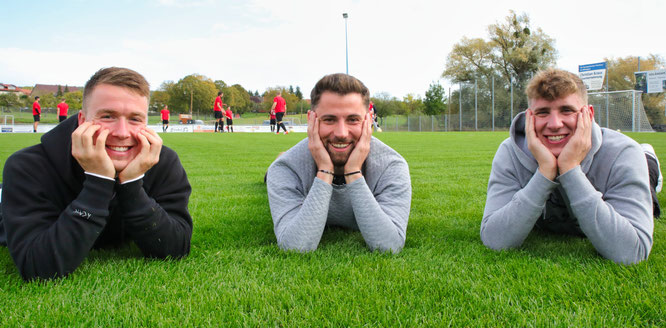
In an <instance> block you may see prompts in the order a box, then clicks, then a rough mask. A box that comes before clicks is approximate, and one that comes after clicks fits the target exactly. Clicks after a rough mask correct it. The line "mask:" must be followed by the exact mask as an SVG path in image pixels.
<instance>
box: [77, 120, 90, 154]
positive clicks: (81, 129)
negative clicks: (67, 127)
mask: <svg viewBox="0 0 666 328" xmlns="http://www.w3.org/2000/svg"><path fill="white" fill-rule="evenodd" d="M90 124H92V123H90V122H84V123H83V124H81V125H79V127H78V128H76V130H74V132H72V148H73V149H81V148H82V147H83V143H82V141H81V136H82V135H83V132H84V131H85V130H86V129H87V128H88V126H90Z"/></svg>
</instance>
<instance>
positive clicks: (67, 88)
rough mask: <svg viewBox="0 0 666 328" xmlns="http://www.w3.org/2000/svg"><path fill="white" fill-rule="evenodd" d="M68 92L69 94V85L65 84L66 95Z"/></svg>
mask: <svg viewBox="0 0 666 328" xmlns="http://www.w3.org/2000/svg"><path fill="white" fill-rule="evenodd" d="M68 92H69V87H68V86H67V84H65V93H68Z"/></svg>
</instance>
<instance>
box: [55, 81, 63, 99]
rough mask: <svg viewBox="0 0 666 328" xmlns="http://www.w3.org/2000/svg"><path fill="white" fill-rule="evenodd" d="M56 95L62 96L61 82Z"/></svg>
mask: <svg viewBox="0 0 666 328" xmlns="http://www.w3.org/2000/svg"><path fill="white" fill-rule="evenodd" d="M56 97H58V98H60V97H62V88H61V87H60V84H58V92H56Z"/></svg>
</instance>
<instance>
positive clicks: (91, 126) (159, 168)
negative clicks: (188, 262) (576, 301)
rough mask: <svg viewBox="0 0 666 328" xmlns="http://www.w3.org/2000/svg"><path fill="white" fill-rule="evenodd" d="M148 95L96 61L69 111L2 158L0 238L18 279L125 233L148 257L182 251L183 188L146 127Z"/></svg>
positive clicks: (186, 242)
mask: <svg viewBox="0 0 666 328" xmlns="http://www.w3.org/2000/svg"><path fill="white" fill-rule="evenodd" d="M149 96H150V90H149V86H148V82H146V80H145V79H144V77H143V76H141V75H140V74H138V73H137V72H135V71H132V70H129V69H125V68H116V67H112V68H105V69H101V70H99V71H98V72H97V73H95V75H93V76H92V77H91V78H90V80H89V81H88V82H87V83H86V86H85V88H84V91H83V110H82V111H81V112H79V114H78V116H72V117H70V118H69V119H67V120H66V121H64V122H63V123H61V124H59V125H58V126H56V127H55V128H54V129H53V130H51V131H50V132H49V133H46V134H45V135H44V136H42V138H41V144H38V145H35V146H32V147H28V148H25V149H23V150H20V151H18V152H16V153H15V154H13V155H12V156H11V157H10V158H9V159H7V162H6V163H5V168H4V172H3V192H2V202H1V204H2V218H1V219H0V220H1V222H0V242H2V243H6V244H7V246H8V248H9V253H10V254H11V256H12V258H13V259H14V262H15V263H16V266H17V267H18V269H19V272H20V273H21V276H22V277H23V278H24V279H26V280H31V279H34V278H44V279H49V278H53V277H60V276H65V275H67V274H69V273H71V272H73V271H74V270H75V269H76V268H77V267H78V266H79V265H80V264H81V262H82V261H83V260H84V259H85V258H86V256H87V255H88V253H89V251H90V250H91V249H92V248H97V247H104V246H116V245H120V244H123V243H125V242H128V241H133V242H134V243H135V244H136V245H137V246H138V248H139V249H141V251H142V252H143V254H144V255H145V256H147V257H153V258H167V257H171V258H180V257H183V256H186V255H187V254H188V253H189V251H190V239H191V236H192V218H191V217H190V214H189V212H188V210H187V203H188V199H189V196H190V192H191V187H190V184H189V182H188V180H187V175H186V174H185V170H184V169H183V166H182V165H181V163H180V161H179V159H178V155H176V153H175V152H174V151H173V150H171V149H169V148H167V147H163V146H162V139H160V137H159V136H158V135H157V133H155V132H154V131H152V130H151V129H149V128H148V127H147V126H146V124H147V120H148V116H147V114H148V99H149Z"/></svg>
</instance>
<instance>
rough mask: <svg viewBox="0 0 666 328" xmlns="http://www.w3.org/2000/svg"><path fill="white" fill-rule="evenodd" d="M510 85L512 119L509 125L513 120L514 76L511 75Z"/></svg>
mask: <svg viewBox="0 0 666 328" xmlns="http://www.w3.org/2000/svg"><path fill="white" fill-rule="evenodd" d="M509 86H510V87H511V119H510V120H509V125H510V124H511V123H512V122H513V77H511V76H510V77H509Z"/></svg>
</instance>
